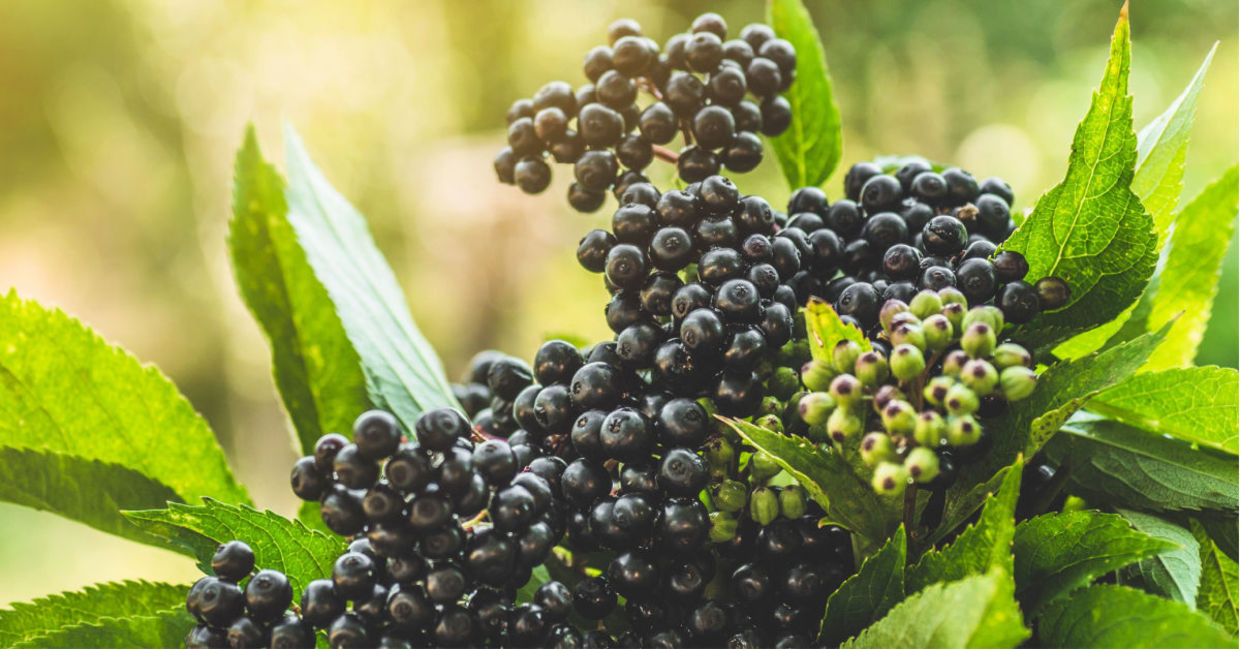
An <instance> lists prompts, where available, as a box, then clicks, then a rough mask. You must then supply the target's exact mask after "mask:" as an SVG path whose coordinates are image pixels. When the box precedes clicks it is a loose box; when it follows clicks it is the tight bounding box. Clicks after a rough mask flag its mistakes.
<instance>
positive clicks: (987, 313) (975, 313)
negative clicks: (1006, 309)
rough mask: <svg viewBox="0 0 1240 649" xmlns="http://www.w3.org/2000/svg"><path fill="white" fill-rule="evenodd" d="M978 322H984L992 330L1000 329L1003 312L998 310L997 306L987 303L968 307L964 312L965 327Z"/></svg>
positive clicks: (1001, 327)
mask: <svg viewBox="0 0 1240 649" xmlns="http://www.w3.org/2000/svg"><path fill="white" fill-rule="evenodd" d="M978 322H985V323H986V324H988V325H990V328H991V329H993V330H994V331H1001V330H1002V329H1003V312H1002V311H1000V310H999V307H997V306H992V305H989V304H987V305H985V306H975V307H973V308H972V309H969V312H968V313H966V314H964V328H965V329H968V328H969V327H970V326H972V325H974V324H976V323H978Z"/></svg>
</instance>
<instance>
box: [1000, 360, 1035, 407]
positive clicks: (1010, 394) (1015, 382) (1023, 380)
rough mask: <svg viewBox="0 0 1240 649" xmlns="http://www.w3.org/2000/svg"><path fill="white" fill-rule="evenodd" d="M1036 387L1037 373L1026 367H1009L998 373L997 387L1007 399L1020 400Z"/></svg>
mask: <svg viewBox="0 0 1240 649" xmlns="http://www.w3.org/2000/svg"><path fill="white" fill-rule="evenodd" d="M1036 387H1038V375H1037V374H1034V372H1033V370H1031V369H1029V368H1027V367H1009V368H1007V369H1005V370H1003V373H1002V374H1000V375H999V389H1000V390H1001V391H1002V392H1003V396H1004V398H1006V399H1007V400H1008V401H1020V400H1021V399H1024V398H1025V397H1028V396H1029V395H1031V394H1033V389H1034V388H1036Z"/></svg>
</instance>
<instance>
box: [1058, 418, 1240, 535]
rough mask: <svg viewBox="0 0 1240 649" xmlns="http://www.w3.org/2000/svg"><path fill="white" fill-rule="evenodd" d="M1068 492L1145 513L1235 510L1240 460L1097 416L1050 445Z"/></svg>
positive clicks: (1076, 421)
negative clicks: (1064, 472) (1063, 472)
mask: <svg viewBox="0 0 1240 649" xmlns="http://www.w3.org/2000/svg"><path fill="white" fill-rule="evenodd" d="M1046 455H1047V457H1048V458H1049V459H1050V460H1051V461H1052V462H1054V463H1055V464H1057V465H1059V466H1060V467H1061V468H1066V469H1067V470H1068V475H1069V478H1068V488H1069V490H1070V491H1071V492H1072V493H1076V494H1080V495H1081V496H1084V497H1086V498H1087V499H1089V500H1091V501H1094V502H1097V503H1099V504H1102V503H1106V504H1110V505H1114V506H1119V507H1129V508H1132V509H1139V510H1142V511H1151V512H1160V511H1181V510H1190V511H1195V510H1222V511H1226V512H1233V513H1234V512H1235V511H1236V506H1237V496H1236V492H1237V489H1240V480H1237V477H1236V458H1235V457H1232V456H1228V455H1224V454H1222V453H1217V452H1212V451H1209V450H1207V449H1200V450H1197V449H1194V448H1193V447H1192V446H1190V445H1189V444H1187V443H1185V442H1182V441H1179V440H1175V439H1170V438H1167V437H1163V436H1160V435H1151V434H1149V433H1147V432H1145V431H1142V430H1137V429H1135V428H1131V427H1129V426H1125V425H1124V424H1121V423H1119V422H1115V421H1111V420H1109V419H1104V418H1102V417H1098V416H1097V415H1093V414H1082V415H1078V416H1077V417H1074V418H1073V419H1072V421H1070V422H1068V424H1067V425H1065V426H1064V427H1063V429H1062V430H1061V431H1060V433H1059V434H1058V435H1056V436H1055V438H1054V439H1053V440H1051V443H1050V444H1048V445H1047V446H1046Z"/></svg>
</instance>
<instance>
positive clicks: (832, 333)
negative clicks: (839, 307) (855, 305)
mask: <svg viewBox="0 0 1240 649" xmlns="http://www.w3.org/2000/svg"><path fill="white" fill-rule="evenodd" d="M805 330H806V333H807V334H808V336H809V353H810V355H811V356H812V357H813V358H814V360H816V361H822V362H824V363H830V362H831V357H832V356H833V355H834V353H835V345H836V343H840V342H843V341H845V340H851V341H853V342H855V343H857V345H859V346H860V347H861V349H863V350H869V349H870V348H871V345H870V339H869V338H866V337H865V334H864V333H862V331H861V330H860V329H858V328H856V327H854V326H853V325H850V324H844V322H843V321H842V320H840V314H838V313H836V312H835V309H833V308H832V307H831V305H830V304H828V303H827V302H826V301H825V300H822V299H819V298H817V297H811V298H810V299H809V304H807V305H806V306H805Z"/></svg>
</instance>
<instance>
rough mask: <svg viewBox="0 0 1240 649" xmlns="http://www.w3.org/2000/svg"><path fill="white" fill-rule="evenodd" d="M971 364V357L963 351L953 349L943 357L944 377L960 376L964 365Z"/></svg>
mask: <svg viewBox="0 0 1240 649" xmlns="http://www.w3.org/2000/svg"><path fill="white" fill-rule="evenodd" d="M968 362H969V355H968V354H966V353H964V352H963V351H962V350H959V349H953V350H952V351H950V352H947V355H946V356H944V357H943V376H960V372H961V370H963V369H964V364H965V363H968Z"/></svg>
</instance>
